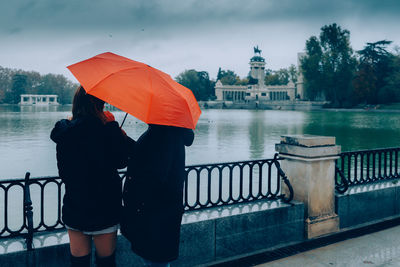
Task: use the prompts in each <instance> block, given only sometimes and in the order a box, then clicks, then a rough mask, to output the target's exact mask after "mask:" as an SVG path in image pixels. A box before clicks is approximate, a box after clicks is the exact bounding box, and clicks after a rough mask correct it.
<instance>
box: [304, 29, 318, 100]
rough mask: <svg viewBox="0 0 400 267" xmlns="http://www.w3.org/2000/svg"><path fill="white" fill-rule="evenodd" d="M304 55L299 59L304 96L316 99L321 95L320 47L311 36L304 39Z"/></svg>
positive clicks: (315, 38)
mask: <svg viewBox="0 0 400 267" xmlns="http://www.w3.org/2000/svg"><path fill="white" fill-rule="evenodd" d="M305 50H306V56H305V57H304V58H302V59H301V69H302V71H303V77H304V87H305V97H306V98H307V99H309V100H316V99H317V98H319V97H321V96H322V95H323V93H322V91H323V88H322V86H323V84H322V81H323V75H322V48H321V45H320V43H319V40H318V38H317V37H315V36H311V37H310V39H308V40H307V41H306V49H305Z"/></svg>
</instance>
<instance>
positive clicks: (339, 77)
mask: <svg viewBox="0 0 400 267" xmlns="http://www.w3.org/2000/svg"><path fill="white" fill-rule="evenodd" d="M391 43H392V42H391V41H387V40H381V41H377V42H374V43H366V45H365V47H364V49H362V50H359V51H356V52H354V51H353V49H352V48H351V46H350V32H349V31H348V30H345V29H342V28H341V27H340V26H338V25H337V24H336V23H334V24H331V25H325V26H323V27H322V28H321V33H320V36H319V38H318V37H316V36H311V37H310V38H309V39H308V40H307V41H306V48H305V51H306V55H305V56H304V58H303V59H302V60H301V71H302V72H303V76H304V87H305V95H306V98H307V99H309V100H318V99H326V100H328V101H330V103H331V106H335V107H351V106H355V105H357V104H378V103H390V102H398V101H400V51H399V50H398V49H397V50H395V52H393V53H392V52H389V51H388V46H389V45H390V44H391Z"/></svg>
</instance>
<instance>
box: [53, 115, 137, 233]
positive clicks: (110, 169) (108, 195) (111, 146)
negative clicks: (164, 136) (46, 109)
mask: <svg viewBox="0 0 400 267" xmlns="http://www.w3.org/2000/svg"><path fill="white" fill-rule="evenodd" d="M50 137H51V139H52V140H53V141H54V142H55V143H56V144H57V166H58V171H59V175H60V177H61V179H62V180H63V182H64V183H65V195H64V199H63V207H62V220H63V222H64V223H65V224H66V225H68V226H70V227H72V228H75V229H78V230H81V231H97V230H101V229H104V228H107V227H110V226H113V225H115V224H118V223H119V222H120V216H121V209H122V204H121V202H122V194H121V189H122V185H121V179H120V177H119V175H118V172H117V169H118V168H123V167H125V166H126V164H127V159H128V156H127V153H128V149H129V148H128V147H127V142H128V141H127V140H128V138H127V137H126V136H125V135H124V134H123V133H122V131H121V130H120V128H119V127H118V123H117V122H115V121H113V122H108V123H106V124H103V123H102V122H101V121H100V120H99V119H98V118H94V117H85V118H78V119H74V120H72V121H70V120H61V121H59V122H57V123H56V125H55V127H54V129H53V130H52V132H51V135H50Z"/></svg>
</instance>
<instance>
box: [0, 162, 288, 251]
mask: <svg viewBox="0 0 400 267" xmlns="http://www.w3.org/2000/svg"><path fill="white" fill-rule="evenodd" d="M279 160H281V159H279V158H278V156H277V155H275V157H274V158H273V159H264V160H253V161H238V162H226V163H215V164H203V165H192V166H187V167H186V168H185V170H186V174H187V180H186V182H185V185H184V199H183V205H184V208H185V210H186V211H190V210H201V209H205V208H210V207H217V206H224V205H230V204H235V203H245V202H250V201H255V200H260V199H271V200H272V199H281V200H282V201H284V202H286V203H288V202H290V201H291V200H292V199H293V188H292V186H291V185H290V182H289V180H288V178H287V177H286V175H285V173H284V172H283V171H282V169H281V168H280V164H279ZM120 176H121V179H122V180H124V179H125V177H126V171H122V172H120ZM281 181H283V182H284V184H285V185H286V186H287V189H288V190H287V192H288V193H287V195H284V194H282V193H281V192H282V190H281V189H282V188H281V187H282V183H281ZM64 191H65V186H64V183H63V182H62V180H61V178H59V177H40V178H30V174H29V173H27V174H26V176H25V179H15V180H3V181H0V238H5V237H7V238H10V237H16V236H23V237H25V239H26V248H27V249H28V250H31V249H32V238H33V233H34V232H35V233H36V232H43V231H46V232H47V231H54V230H59V229H62V228H64V224H63V222H62V220H61V207H62V197H63V194H64Z"/></svg>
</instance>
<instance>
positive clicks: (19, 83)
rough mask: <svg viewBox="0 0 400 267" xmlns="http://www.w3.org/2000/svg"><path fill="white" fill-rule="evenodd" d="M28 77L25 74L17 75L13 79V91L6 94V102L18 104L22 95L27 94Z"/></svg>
mask: <svg viewBox="0 0 400 267" xmlns="http://www.w3.org/2000/svg"><path fill="white" fill-rule="evenodd" d="M27 84H28V82H27V77H26V76H25V75H23V74H15V75H14V76H13V78H12V86H11V91H8V92H6V101H7V102H8V103H11V104H18V103H19V102H20V101H21V95H22V94H24V93H25V92H26V88H27Z"/></svg>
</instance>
